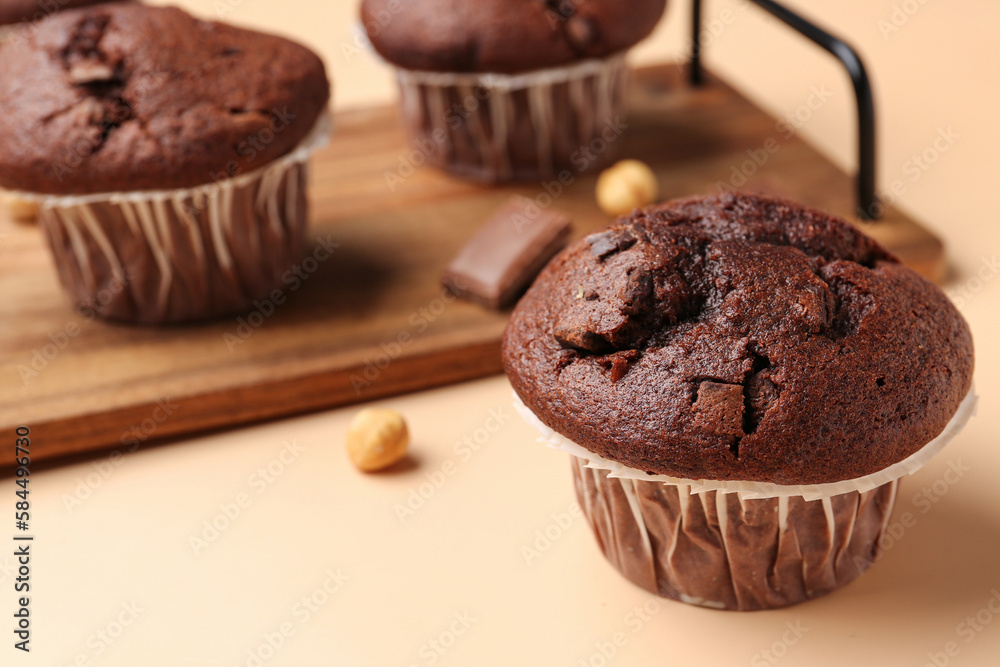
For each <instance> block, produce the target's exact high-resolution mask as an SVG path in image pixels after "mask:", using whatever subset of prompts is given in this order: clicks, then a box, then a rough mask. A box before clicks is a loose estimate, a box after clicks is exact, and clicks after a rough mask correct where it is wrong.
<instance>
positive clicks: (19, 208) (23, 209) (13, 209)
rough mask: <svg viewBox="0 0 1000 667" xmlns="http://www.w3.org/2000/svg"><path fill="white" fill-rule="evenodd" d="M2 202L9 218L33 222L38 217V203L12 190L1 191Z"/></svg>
mask: <svg viewBox="0 0 1000 667" xmlns="http://www.w3.org/2000/svg"><path fill="white" fill-rule="evenodd" d="M3 203H4V206H5V207H6V208H7V214H8V215H9V216H10V219H11V220H17V221H18V222H34V221H35V220H37V219H38V204H36V203H35V202H34V201H32V200H30V199H24V198H23V197H19V196H17V195H15V194H14V193H12V192H5V193H3Z"/></svg>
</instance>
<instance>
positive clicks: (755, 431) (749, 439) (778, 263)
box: [503, 194, 972, 484]
mask: <svg viewBox="0 0 1000 667" xmlns="http://www.w3.org/2000/svg"><path fill="white" fill-rule="evenodd" d="M581 294H587V295H589V296H587V297H586V298H581ZM503 351H504V363H505V367H506V369H507V372H508V374H509V376H510V378H511V382H512V383H513V385H514V388H515V390H516V391H517V393H518V396H520V398H521V399H522V400H523V401H524V402H525V404H526V405H527V406H528V407H529V408H530V409H531V410H532V411H533V412H534V413H535V414H536V415H537V416H538V417H539V418H540V419H541V420H542V421H543V422H544V423H545V424H547V425H548V426H550V427H551V428H553V429H555V430H556V431H558V432H559V433H561V434H563V435H565V436H566V437H569V438H570V439H572V440H573V441H574V442H576V443H578V444H579V445H581V446H583V447H585V448H587V449H590V450H592V451H594V452H595V453H597V454H599V455H601V456H603V457H606V458H608V459H612V460H615V461H618V462H620V463H622V464H624V465H627V466H630V467H633V468H637V469H640V470H644V471H647V472H649V473H655V474H664V475H671V476H675V477H683V478H690V479H714V480H755V481H765V482H773V483H777V484H812V483H823V482H831V481H836V480H843V479H852V478H855V477H861V476H864V475H867V474H869V473H873V472H875V471H877V470H880V469H882V468H885V467H887V466H889V465H891V464H893V463H896V462H898V461H900V460H902V459H905V458H906V457H907V456H909V455H911V454H913V453H914V452H916V451H917V450H918V449H920V448H921V447H922V446H923V445H925V444H926V443H927V442H928V441H930V440H931V439H932V438H934V437H935V436H936V435H937V434H938V433H940V432H941V431H942V429H943V428H944V427H945V425H946V424H947V423H948V420H949V419H950V418H951V417H952V415H953V414H954V413H955V411H956V409H957V407H958V405H959V403H960V402H961V401H962V399H963V398H964V397H965V395H966V393H967V392H968V391H969V387H970V384H971V381H972V339H971V335H970V333H969V329H968V326H967V325H966V323H965V321H964V320H963V319H962V317H961V315H959V313H958V312H957V310H956V309H955V308H954V306H953V305H952V304H951V302H950V301H949V300H948V298H947V297H946V296H945V295H944V293H943V292H942V291H941V290H940V289H938V288H937V287H936V286H934V285H933V284H931V283H930V282H928V281H927V280H925V279H924V278H922V277H920V276H919V275H918V274H917V273H915V272H914V271H912V270H910V269H908V268H907V267H905V266H903V265H902V264H900V263H899V262H898V260H896V259H895V258H894V257H893V256H892V255H891V254H890V253H889V252H887V251H886V250H885V249H883V248H882V247H880V246H879V245H878V244H877V243H876V242H875V241H873V240H872V239H870V238H869V237H867V236H865V235H863V234H861V233H860V232H859V231H857V230H856V229H854V228H853V227H851V226H850V225H849V224H847V223H846V222H844V221H842V220H839V219H837V218H834V217H832V216H829V215H826V214H823V213H820V212H817V211H813V210H810V209H807V208H805V207H802V206H799V205H796V204H792V203H790V202H785V201H778V200H771V199H763V198H759V197H752V196H747V195H732V194H726V195H721V196H716V197H707V198H695V199H687V200H681V201H676V202H672V203H669V204H666V205H663V206H658V207H653V208H649V209H646V210H645V211H642V212H640V213H637V214H636V215H634V216H632V217H631V218H624V219H622V220H621V221H619V222H618V223H617V224H615V225H613V226H612V227H611V228H609V229H608V230H607V231H604V232H601V233H598V234H594V235H591V236H589V237H587V238H585V239H583V240H581V241H578V242H577V243H575V244H574V245H572V246H570V247H569V248H568V249H567V250H565V251H564V252H563V253H562V254H561V255H559V256H558V257H557V258H556V259H554V260H553V261H552V263H550V264H549V266H548V267H547V268H546V269H545V271H543V273H542V274H541V275H540V276H539V278H538V280H537V281H536V282H535V284H534V285H533V286H532V287H531V288H530V289H529V291H528V293H527V295H526V296H525V297H524V298H523V299H522V300H521V302H520V303H519V304H518V307H517V309H516V310H515V312H514V315H513V318H512V320H511V323H510V326H509V328H508V330H507V334H506V336H505V339H504V348H503ZM623 352H627V353H629V354H631V355H633V357H634V358H633V359H632V360H631V361H630V362H629V363H628V370H627V372H621V371H620V370H619V372H617V373H611V372H609V371H608V364H607V359H608V358H609V356H611V355H616V354H621V353H623ZM859 434H864V436H863V437H859Z"/></svg>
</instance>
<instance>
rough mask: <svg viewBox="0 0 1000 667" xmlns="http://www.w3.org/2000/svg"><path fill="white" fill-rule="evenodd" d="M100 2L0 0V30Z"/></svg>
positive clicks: (77, 0) (80, 0) (79, 0)
mask: <svg viewBox="0 0 1000 667" xmlns="http://www.w3.org/2000/svg"><path fill="white" fill-rule="evenodd" d="M101 1H102V0H0V28H2V27H4V26H10V25H14V24H18V23H23V22H25V21H38V20H39V19H43V18H45V17H46V16H48V15H50V14H54V13H56V12H58V11H62V10H64V9H75V8H77V7H85V6H87V5H96V4H97V3H98V2H101Z"/></svg>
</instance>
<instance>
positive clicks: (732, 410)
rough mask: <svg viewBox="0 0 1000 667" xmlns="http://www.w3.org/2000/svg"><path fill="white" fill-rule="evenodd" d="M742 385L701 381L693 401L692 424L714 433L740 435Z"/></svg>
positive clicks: (741, 431)
mask: <svg viewBox="0 0 1000 667" xmlns="http://www.w3.org/2000/svg"><path fill="white" fill-rule="evenodd" d="M743 403H744V401H743V385H739V384H725V383H722V382H708V381H706V382H702V383H701V384H699V385H698V394H697V399H696V400H695V403H694V411H695V417H694V425H695V426H696V427H697V428H700V429H703V430H705V431H707V432H709V433H712V434H714V435H735V436H742V435H744V433H743V409H744V405H743Z"/></svg>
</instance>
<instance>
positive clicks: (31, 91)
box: [0, 3, 330, 322]
mask: <svg viewBox="0 0 1000 667" xmlns="http://www.w3.org/2000/svg"><path fill="white" fill-rule="evenodd" d="M15 46H16V48H15ZM0 60H2V61H3V62H4V68H3V70H2V71H0V144H2V145H3V146H4V150H3V152H0V187H4V188H8V189H12V190H16V191H19V194H20V195H22V196H27V197H29V198H35V199H37V200H38V201H39V202H40V203H41V205H42V210H41V218H42V220H41V222H42V225H43V228H44V229H45V231H46V233H47V235H48V237H49V241H50V245H51V246H52V250H53V252H54V253H55V256H56V265H57V267H58V268H59V270H60V275H61V278H62V281H63V284H64V286H65V287H66V288H67V289H68V290H69V291H70V293H71V294H72V295H73V296H74V298H75V300H76V301H77V302H78V303H83V304H87V305H90V306H92V307H94V308H95V310H97V312H99V313H101V314H102V315H105V316H108V317H112V318H118V319H125V320H133V321H139V322H174V321H182V320H191V319H198V318H203V317H208V316H213V315H220V314H224V313H231V312H236V311H239V310H241V309H244V308H246V307H247V306H248V305H249V304H250V303H252V301H253V300H254V299H258V298H261V297H263V296H265V295H266V294H268V293H269V292H270V291H271V290H272V289H274V288H276V287H278V286H279V285H280V277H281V275H282V274H283V273H284V272H285V271H287V270H288V269H289V268H290V267H291V266H292V264H293V263H294V261H295V260H296V259H297V258H298V256H299V254H300V252H301V251H302V249H303V241H304V231H305V223H306V199H305V185H306V159H307V158H308V155H309V153H310V152H311V151H312V150H313V149H314V148H316V147H317V146H318V145H319V144H320V143H322V142H323V141H324V140H325V137H326V135H327V133H328V130H329V119H328V114H327V112H326V106H327V103H328V101H329V96H330V87H329V83H328V82H327V78H326V73H325V70H324V67H323V64H322V62H321V61H320V59H319V58H318V57H317V56H316V55H315V54H313V53H312V52H311V51H309V50H308V49H306V48H305V47H303V46H300V45H298V44H296V43H294V42H291V41H288V40H286V39H283V38H280V37H277V36H273V35H266V34H262V33H257V32H252V31H249V30H243V29H239V28H235V27H232V26H228V25H225V24H222V23H216V22H209V21H201V20H198V19H195V18H193V17H191V16H189V15H188V14H186V13H184V12H183V11H181V10H179V9H176V8H168V7H149V6H145V5H141V4H132V3H108V4H102V5H97V6H94V7H88V8H84V9H77V10H70V11H65V12H60V13H58V14H55V15H53V16H50V17H49V18H46V19H44V20H43V21H41V22H39V23H38V24H37V26H36V29H35V30H33V31H32V33H31V35H30V36H29V37H28V38H27V40H26V41H25V42H24V43H23V44H18V45H14V44H12V43H8V44H6V45H4V46H3V47H0ZM112 281H113V282H115V283H116V284H118V283H122V284H124V286H125V289H118V290H116V291H114V295H113V298H111V299H110V300H109V301H108V302H107V303H100V302H98V303H94V299H95V297H96V295H97V294H98V293H101V292H102V291H103V292H106V291H107V290H106V289H105V287H106V285H107V284H108V283H109V282H112ZM102 301H103V299H102Z"/></svg>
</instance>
